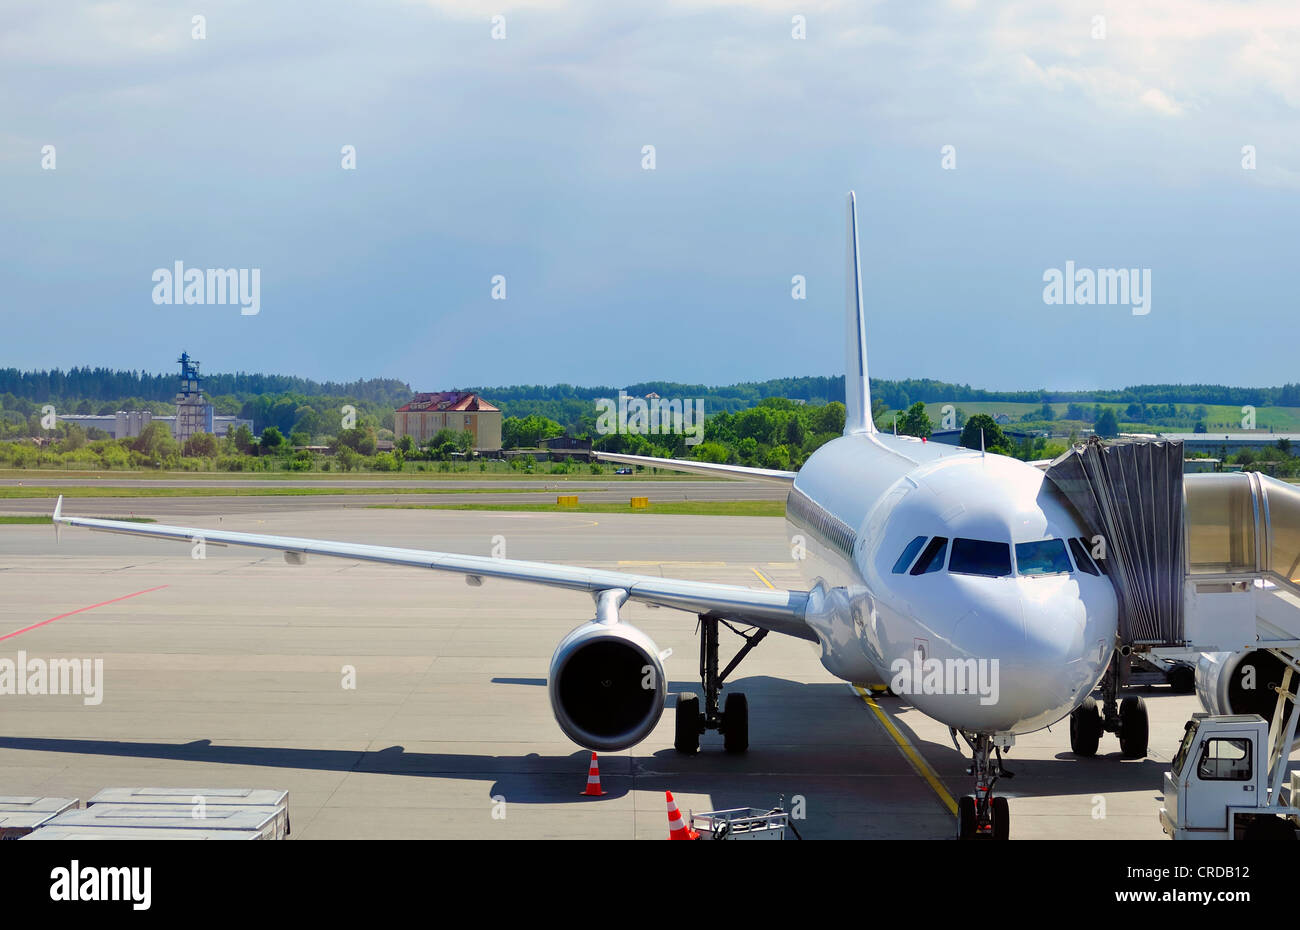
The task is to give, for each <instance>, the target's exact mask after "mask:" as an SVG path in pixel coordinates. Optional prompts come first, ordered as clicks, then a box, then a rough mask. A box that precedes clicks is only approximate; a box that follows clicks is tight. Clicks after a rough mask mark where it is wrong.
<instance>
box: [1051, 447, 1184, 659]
mask: <svg viewBox="0 0 1300 930" xmlns="http://www.w3.org/2000/svg"><path fill="white" fill-rule="evenodd" d="M1047 477H1048V479H1050V480H1051V481H1052V483H1053V484H1055V485H1056V487H1057V488H1059V489H1060V490H1061V492H1062V493H1063V494H1064V495H1065V496H1066V498H1067V499H1068V500H1069V501H1070V503H1071V504H1072V505H1073V506H1074V509H1075V510H1076V511H1077V512H1078V514H1079V516H1080V517H1081V518H1082V520H1083V522H1084V525H1085V526H1087V527H1088V528H1089V530H1090V532H1091V533H1092V554H1093V556H1094V558H1095V559H1096V561H1097V563H1098V564H1099V565H1101V566H1102V568H1103V569H1104V570H1105V572H1106V575H1107V576H1108V577H1109V578H1110V580H1111V583H1112V584H1113V585H1114V586H1115V595H1116V597H1117V599H1118V601H1119V637H1120V644H1121V646H1127V647H1132V646H1135V645H1142V646H1162V645H1175V644H1182V643H1183V641H1184V637H1183V597H1182V588H1183V563H1184V558H1183V545H1184V533H1183V444H1182V443H1180V442H1143V443H1123V444H1118V445H1106V444H1104V443H1102V442H1101V441H1100V440H1097V439H1092V440H1090V441H1088V442H1087V443H1084V444H1081V445H1077V446H1075V447H1074V448H1072V449H1070V450H1069V451H1068V452H1066V453H1065V454H1064V455H1062V456H1060V457H1059V458H1057V459H1056V460H1055V461H1053V462H1052V463H1051V464H1050V465H1049V466H1048V467H1047Z"/></svg>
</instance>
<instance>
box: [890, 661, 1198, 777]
mask: <svg viewBox="0 0 1300 930" xmlns="http://www.w3.org/2000/svg"><path fill="white" fill-rule="evenodd" d="M1130 695H1135V696H1140V697H1142V698H1145V699H1146V701H1147V702H1148V704H1153V703H1155V702H1159V701H1162V700H1166V699H1169V698H1174V697H1185V696H1186V695H1179V694H1176V693H1175V692H1173V691H1172V690H1170V689H1169V688H1161V687H1143V688H1132V689H1127V690H1126V691H1125V692H1124V694H1123V696H1125V697H1127V696H1130ZM1094 696H1096V695H1094ZM1098 700H1099V701H1100V698H1098ZM877 701H878V703H880V705H881V707H882V708H883V709H885V710H886V712H888V713H890V717H891V719H892V720H893V723H894V725H895V726H896V727H898V729H899V731H900V732H901V733H903V734H904V735H905V736H906V737H907V738H908V740H909V741H911V742H912V744H913V745H914V746H916V747H917V749H918V750H920V751H921V753H922V754H923V755H924V757H925V759H926V760H927V761H928V762H929V763H930V764H931V765H932V766H933V767H934V768H935V770H936V771H937V772H938V773H939V775H940V776H941V778H942V780H943V781H944V783H945V784H946V785H947V787H948V789H949V790H950V791H951V792H952V793H953V795H954V796H959V795H962V794H969V793H970V792H971V790H972V788H973V785H974V779H973V777H972V776H970V775H967V774H966V768H967V767H968V766H969V765H970V752H969V750H967V748H966V744H965V742H962V743H961V746H962V751H961V752H959V751H958V750H957V749H955V748H954V747H953V745H952V743H951V742H948V743H939V742H935V741H933V740H930V739H926V738H923V737H920V736H918V735H917V733H916V731H915V730H913V729H912V728H911V727H909V726H908V725H907V724H906V723H904V722H903V721H902V720H900V719H899V718H898V717H896V716H894V714H893V711H895V710H898V709H902V708H908V707H910V706H911V705H910V704H909V703H908V702H907V699H906V698H904V697H891V696H885V697H883V698H881V697H878V698H877ZM1198 708H1199V705H1198ZM1050 733H1051V735H1052V736H1053V737H1059V741H1060V745H1061V750H1060V751H1059V752H1057V753H1055V755H1053V757H1052V758H1050V759H1041V758H1039V759H1030V758H1026V757H1024V756H1018V755H1017V753H1016V751H1015V749H1014V748H1013V749H1012V751H1011V752H1009V753H1007V754H1006V755H1005V756H1004V760H1003V761H1004V764H1005V766H1006V768H1007V769H1009V770H1010V771H1011V772H1012V773H1014V776H1015V777H1014V778H1010V779H1001V780H999V782H998V784H997V788H996V789H995V791H996V792H998V793H1001V794H1005V795H1006V796H1008V797H1046V796H1065V795H1100V794H1105V793H1107V792H1127V791H1142V790H1149V791H1150V792H1151V796H1152V797H1153V798H1161V797H1163V784H1162V779H1163V777H1164V773H1165V772H1166V771H1168V769H1169V763H1168V762H1163V761H1160V760H1157V759H1151V758H1142V759H1125V758H1124V757H1123V755H1122V754H1121V752H1120V749H1119V739H1118V737H1116V736H1115V735H1114V734H1113V733H1106V734H1103V735H1102V738H1101V745H1100V747H1099V748H1098V750H1097V755H1095V756H1092V757H1085V756H1076V755H1075V754H1074V753H1073V752H1071V751H1070V721H1069V718H1068V717H1067V718H1065V719H1063V720H1059V721H1057V722H1056V723H1054V724H1052V726H1051V730H1050ZM1178 735H1180V734H1170V735H1169V736H1167V737H1165V736H1164V735H1163V734H1156V733H1153V734H1152V737H1151V738H1152V743H1151V747H1155V746H1156V745H1157V742H1156V741H1157V740H1161V739H1166V740H1167V741H1168V742H1169V745H1168V746H1165V745H1163V744H1159V748H1161V749H1164V750H1168V751H1169V753H1170V754H1172V752H1173V750H1174V749H1176V748H1177V738H1178ZM1149 748H1150V747H1149Z"/></svg>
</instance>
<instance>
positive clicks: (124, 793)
mask: <svg viewBox="0 0 1300 930" xmlns="http://www.w3.org/2000/svg"><path fill="white" fill-rule="evenodd" d="M195 798H202V799H203V804H204V806H205V807H208V808H212V807H250V806H251V807H283V808H284V809H285V815H284V833H285V835H286V836H288V835H289V833H290V832H291V830H290V828H289V814H288V810H289V792H288V791H285V790H284V789H282V788H105V789H103V790H102V791H100V792H99V793H98V794H96V795H95V796H94V797H93V798H91V799H90V800H89V801H87V802H86V806H87V807H93V806H94V805H96V804H179V805H185V806H189V807H193V806H194V805H196V804H197V803H198V802H197V801H195V800H194V799H195ZM2 809H3V808H0V810H2Z"/></svg>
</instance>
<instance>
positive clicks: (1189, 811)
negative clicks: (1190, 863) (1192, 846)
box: [1160, 671, 1300, 840]
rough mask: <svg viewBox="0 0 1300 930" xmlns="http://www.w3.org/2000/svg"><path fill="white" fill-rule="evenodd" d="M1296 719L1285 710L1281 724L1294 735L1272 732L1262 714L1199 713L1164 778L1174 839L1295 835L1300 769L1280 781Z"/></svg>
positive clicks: (1168, 829) (1167, 821) (1165, 817)
mask: <svg viewBox="0 0 1300 930" xmlns="http://www.w3.org/2000/svg"><path fill="white" fill-rule="evenodd" d="M1286 678H1287V679H1288V680H1289V679H1290V678H1291V673H1290V672H1289V671H1288V673H1287V675H1286ZM1283 687H1284V688H1285V687H1286V686H1285V685H1284V686H1283ZM1295 718H1296V715H1295V714H1294V713H1290V714H1287V715H1286V723H1285V724H1283V725H1282V726H1281V727H1280V730H1289V732H1276V733H1272V734H1270V732H1269V725H1268V723H1266V722H1265V721H1264V718H1263V717H1261V716H1259V715H1258V714H1234V715H1221V716H1212V715H1210V714H1195V715H1193V717H1192V719H1191V720H1189V721H1188V722H1187V727H1186V729H1185V730H1184V731H1183V740H1182V743H1181V744H1180V745H1179V747H1178V754H1177V755H1176V756H1174V762H1173V767H1172V769H1171V770H1170V771H1168V772H1166V773H1165V777H1164V789H1165V806H1164V807H1162V808H1160V825H1161V827H1162V828H1163V829H1164V831H1165V833H1166V834H1168V835H1169V837H1170V838H1171V839H1175V840H1231V839H1247V840H1294V839H1296V830H1297V828H1300V808H1297V807H1296V806H1294V803H1293V799H1295V800H1300V772H1292V773H1291V780H1290V784H1289V785H1286V786H1283V785H1282V778H1283V776H1284V774H1285V773H1286V766H1287V758H1288V756H1289V754H1290V752H1289V750H1290V747H1291V741H1292V738H1293V737H1294V735H1295ZM1279 747H1282V748H1281V751H1279Z"/></svg>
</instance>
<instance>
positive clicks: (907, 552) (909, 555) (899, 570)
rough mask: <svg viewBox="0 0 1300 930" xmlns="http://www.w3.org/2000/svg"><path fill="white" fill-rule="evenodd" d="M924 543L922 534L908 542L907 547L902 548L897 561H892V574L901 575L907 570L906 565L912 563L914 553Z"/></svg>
mask: <svg viewBox="0 0 1300 930" xmlns="http://www.w3.org/2000/svg"><path fill="white" fill-rule="evenodd" d="M924 545H925V537H924V536H918V537H916V538H915V539H913V540H912V541H911V542H910V543H908V544H907V548H906V549H904V550H903V554H902V555H900V556H899V557H898V561H897V562H895V563H894V574H895V575H901V574H903V572H905V571H907V566H909V565H911V564H912V560H913V559H914V558H916V554H917V553H918V552H920V551H921V547H922V546H924Z"/></svg>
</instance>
